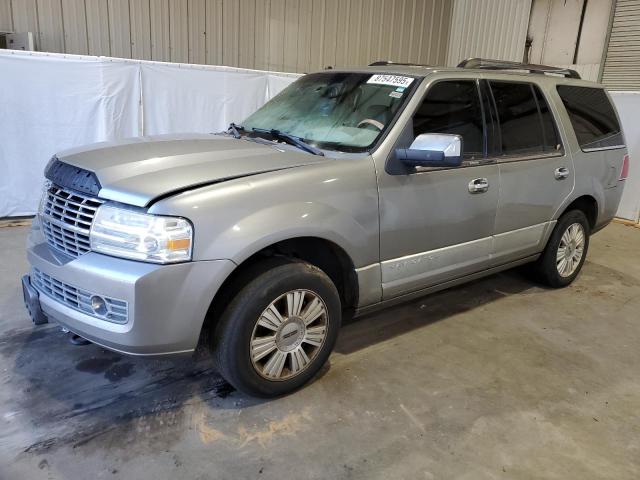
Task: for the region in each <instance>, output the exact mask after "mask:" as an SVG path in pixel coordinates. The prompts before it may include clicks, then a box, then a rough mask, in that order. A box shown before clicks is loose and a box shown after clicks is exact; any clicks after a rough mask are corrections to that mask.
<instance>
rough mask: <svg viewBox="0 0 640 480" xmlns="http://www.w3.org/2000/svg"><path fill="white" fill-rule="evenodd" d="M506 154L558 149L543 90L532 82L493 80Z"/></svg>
mask: <svg viewBox="0 0 640 480" xmlns="http://www.w3.org/2000/svg"><path fill="white" fill-rule="evenodd" d="M490 85H491V91H492V93H493V98H494V101H495V104H496V109H497V111H498V123H499V125H500V142H499V143H500V146H501V152H502V154H503V155H518V154H531V153H538V152H549V151H556V150H557V149H559V143H560V142H559V139H558V134H557V130H556V128H555V124H554V121H553V116H552V115H551V112H550V111H549V106H548V105H547V102H546V101H545V99H544V97H543V96H542V93H541V92H540V91H539V90H538V88H537V87H534V86H533V85H531V84H529V83H509V82H495V81H494V82H490Z"/></svg>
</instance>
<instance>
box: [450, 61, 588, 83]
mask: <svg viewBox="0 0 640 480" xmlns="http://www.w3.org/2000/svg"><path fill="white" fill-rule="evenodd" d="M458 68H479V69H485V70H526V71H528V72H529V73H540V74H545V73H551V74H554V75H563V76H565V77H568V78H580V74H578V72H576V71H575V70H572V69H570V68H560V67H552V66H549V65H535V64H532V63H518V62H508V61H506V60H491V59H489V58H467V59H466V60H463V61H461V62H460V63H459V64H458Z"/></svg>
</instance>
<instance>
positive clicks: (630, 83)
mask: <svg viewBox="0 0 640 480" xmlns="http://www.w3.org/2000/svg"><path fill="white" fill-rule="evenodd" d="M602 83H604V84H605V85H606V86H607V87H608V88H609V89H610V90H640V0H618V1H617V2H616V7H615V12H614V14H613V24H612V27H611V36H610V38H609V45H608V47H607V52H606V56H605V61H604V69H603V72H602Z"/></svg>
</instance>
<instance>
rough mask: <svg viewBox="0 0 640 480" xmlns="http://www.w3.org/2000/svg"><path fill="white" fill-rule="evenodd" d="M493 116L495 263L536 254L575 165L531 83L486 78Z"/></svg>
mask: <svg viewBox="0 0 640 480" xmlns="http://www.w3.org/2000/svg"><path fill="white" fill-rule="evenodd" d="M485 82H486V83H485V84H484V92H485V94H486V95H487V96H488V97H489V98H490V103H491V105H492V111H493V115H494V117H495V125H496V130H495V135H494V139H495V142H494V151H493V155H494V156H495V158H496V160H497V162H498V168H499V173H500V195H499V198H498V211H497V215H496V223H495V230H494V232H495V233H494V258H493V262H492V264H493V265H500V264H503V263H507V262H510V261H513V260H517V259H520V258H524V257H527V256H529V255H533V254H535V253H538V252H539V251H541V250H542V248H543V243H544V239H545V238H546V234H547V233H548V232H549V231H550V229H552V228H553V225H554V222H552V221H551V219H552V218H553V216H554V213H555V212H556V210H557V209H558V208H559V206H560V205H561V204H562V203H563V201H564V200H565V199H566V198H567V197H568V196H569V195H570V193H571V191H572V190H573V186H574V180H575V177H574V167H573V161H572V158H571V156H570V154H569V153H568V152H567V151H566V150H565V148H564V147H563V142H562V139H561V136H560V134H559V130H558V126H557V122H556V117H557V115H556V114H555V112H553V111H551V109H550V107H549V102H548V101H547V99H546V97H545V95H544V93H543V91H542V90H541V89H540V88H539V86H538V85H536V84H533V83H530V82H517V81H503V80H487V81H485Z"/></svg>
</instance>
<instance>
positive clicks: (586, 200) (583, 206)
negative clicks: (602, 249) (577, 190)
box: [558, 195, 598, 231]
mask: <svg viewBox="0 0 640 480" xmlns="http://www.w3.org/2000/svg"><path fill="white" fill-rule="evenodd" d="M571 210H580V211H582V212H583V213H584V214H585V216H586V217H587V220H588V222H589V227H590V229H591V230H592V231H593V229H594V228H595V227H596V224H597V221H598V201H597V200H596V199H595V198H594V197H593V196H591V195H582V196H580V197H578V198H576V199H575V200H573V201H572V202H571V203H570V204H569V205H567V206H566V207H565V208H564V210H562V213H561V214H560V215H559V216H558V218H560V217H561V216H562V215H564V214H565V213H566V212H569V211H571Z"/></svg>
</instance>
